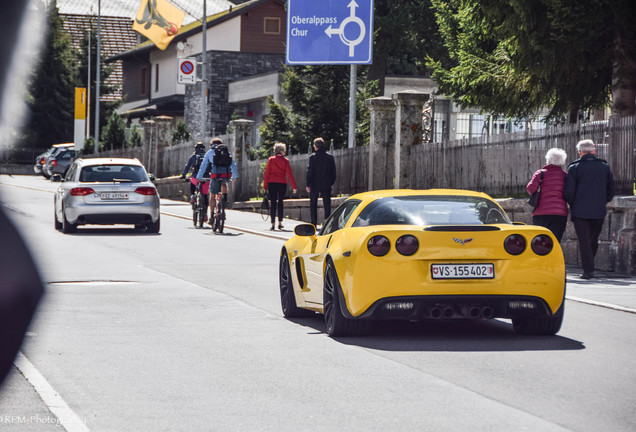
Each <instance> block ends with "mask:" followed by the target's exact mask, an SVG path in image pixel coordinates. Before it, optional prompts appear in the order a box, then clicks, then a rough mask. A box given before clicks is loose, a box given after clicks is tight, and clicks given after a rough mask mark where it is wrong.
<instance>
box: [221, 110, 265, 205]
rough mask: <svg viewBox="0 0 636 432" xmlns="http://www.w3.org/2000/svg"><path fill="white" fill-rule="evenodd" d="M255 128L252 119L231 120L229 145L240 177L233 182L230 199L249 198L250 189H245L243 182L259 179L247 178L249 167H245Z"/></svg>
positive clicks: (241, 199)
mask: <svg viewBox="0 0 636 432" xmlns="http://www.w3.org/2000/svg"><path fill="white" fill-rule="evenodd" d="M253 128H254V122H253V121H252V120H243V119H241V120H232V121H231V122H230V143H229V144H228V147H229V149H230V152H231V153H232V157H233V158H234V161H235V162H236V167H237V168H238V174H239V178H238V180H235V181H234V182H232V186H231V189H232V190H231V191H230V193H228V200H229V201H230V202H234V201H238V200H240V201H244V200H246V199H248V198H249V196H248V195H249V193H248V190H249V188H247V187H246V188H245V192H244V191H243V184H246V185H248V184H250V183H249V182H251V181H258V180H257V179H251V178H246V177H245V175H247V169H244V168H245V166H246V163H247V154H248V153H249V150H250V147H251V146H252V130H253Z"/></svg>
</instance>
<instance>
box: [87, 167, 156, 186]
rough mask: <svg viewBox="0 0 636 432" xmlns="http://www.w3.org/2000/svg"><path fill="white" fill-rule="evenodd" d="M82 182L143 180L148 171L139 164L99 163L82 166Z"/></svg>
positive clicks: (146, 178) (145, 178)
mask: <svg viewBox="0 0 636 432" xmlns="http://www.w3.org/2000/svg"><path fill="white" fill-rule="evenodd" d="M79 181H80V182H87V183H95V182H143V181H148V177H147V176H146V171H145V170H144V169H143V167H141V166H138V165H99V166H88V167H84V168H82V172H81V173H80V178H79Z"/></svg>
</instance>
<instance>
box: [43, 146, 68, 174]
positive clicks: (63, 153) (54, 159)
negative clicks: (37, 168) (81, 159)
mask: <svg viewBox="0 0 636 432" xmlns="http://www.w3.org/2000/svg"><path fill="white" fill-rule="evenodd" d="M76 156H77V152H76V151H75V150H74V149H73V148H65V147H61V148H58V149H57V150H55V151H53V153H51V154H50V155H49V157H48V158H46V162H45V163H44V167H43V168H42V171H43V173H46V176H45V177H47V178H51V176H52V175H53V174H60V175H61V176H62V177H64V175H66V171H67V170H68V168H69V167H70V166H71V162H72V161H73V159H75V157H76Z"/></svg>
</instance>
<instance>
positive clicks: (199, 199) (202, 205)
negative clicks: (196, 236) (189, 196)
mask: <svg viewBox="0 0 636 432" xmlns="http://www.w3.org/2000/svg"><path fill="white" fill-rule="evenodd" d="M196 205H197V208H198V209H199V211H198V215H197V225H198V226H199V228H203V219H204V217H205V213H206V211H207V210H206V208H205V199H203V194H202V193H201V192H199V193H197V200H196Z"/></svg>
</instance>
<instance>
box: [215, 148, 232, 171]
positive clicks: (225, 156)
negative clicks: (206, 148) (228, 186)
mask: <svg viewBox="0 0 636 432" xmlns="http://www.w3.org/2000/svg"><path fill="white" fill-rule="evenodd" d="M212 164H214V166H217V167H226V168H227V167H229V166H230V165H232V156H230V150H229V149H228V148H227V146H226V145H225V144H219V145H217V146H216V147H215V148H214V157H213V158H212Z"/></svg>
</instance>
